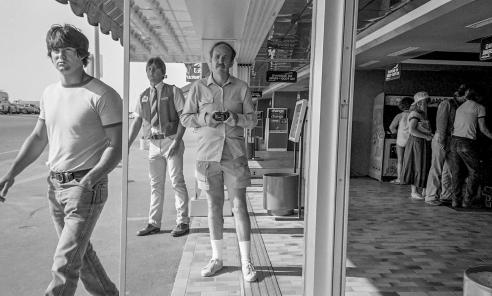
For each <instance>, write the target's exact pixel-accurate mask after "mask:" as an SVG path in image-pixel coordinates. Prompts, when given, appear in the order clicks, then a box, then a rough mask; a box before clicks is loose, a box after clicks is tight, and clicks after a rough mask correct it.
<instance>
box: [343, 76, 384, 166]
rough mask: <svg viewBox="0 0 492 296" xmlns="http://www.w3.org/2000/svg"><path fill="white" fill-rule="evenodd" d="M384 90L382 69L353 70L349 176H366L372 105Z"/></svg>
mask: <svg viewBox="0 0 492 296" xmlns="http://www.w3.org/2000/svg"><path fill="white" fill-rule="evenodd" d="M383 90H384V71H382V70H373V71H360V70H356V71H355V80H354V106H353V114H352V147H351V156H350V157H351V160H350V175H351V176H367V175H368V173H369V157H370V153H371V128H372V106H373V102H374V98H375V97H376V95H378V94H379V93H381V92H383Z"/></svg>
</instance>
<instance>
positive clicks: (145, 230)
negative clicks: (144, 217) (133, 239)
mask: <svg viewBox="0 0 492 296" xmlns="http://www.w3.org/2000/svg"><path fill="white" fill-rule="evenodd" d="M160 231H161V229H160V228H159V227H156V226H154V225H152V224H147V226H146V227H145V228H143V229H140V230H139V231H137V236H145V235H149V234H154V233H159V232H160Z"/></svg>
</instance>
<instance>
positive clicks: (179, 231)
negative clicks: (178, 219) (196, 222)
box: [171, 223, 190, 237]
mask: <svg viewBox="0 0 492 296" xmlns="http://www.w3.org/2000/svg"><path fill="white" fill-rule="evenodd" d="M189 232H190V226H189V225H188V224H185V223H179V224H178V225H176V226H175V227H174V228H173V230H172V231H171V235H172V236H174V237H177V236H182V235H185V234H187V233H189Z"/></svg>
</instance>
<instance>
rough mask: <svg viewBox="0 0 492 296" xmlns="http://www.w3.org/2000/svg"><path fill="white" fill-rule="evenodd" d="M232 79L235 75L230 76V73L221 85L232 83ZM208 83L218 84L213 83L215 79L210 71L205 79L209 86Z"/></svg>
mask: <svg viewBox="0 0 492 296" xmlns="http://www.w3.org/2000/svg"><path fill="white" fill-rule="evenodd" d="M234 79H235V77H234V76H232V75H231V74H229V78H227V80H226V82H225V83H224V85H223V86H222V87H224V86H226V85H228V84H230V83H232V81H233V80H234ZM210 84H215V85H217V86H219V85H218V84H217V83H215V80H214V79H213V77H212V73H210V75H209V76H208V79H207V86H209V85H210Z"/></svg>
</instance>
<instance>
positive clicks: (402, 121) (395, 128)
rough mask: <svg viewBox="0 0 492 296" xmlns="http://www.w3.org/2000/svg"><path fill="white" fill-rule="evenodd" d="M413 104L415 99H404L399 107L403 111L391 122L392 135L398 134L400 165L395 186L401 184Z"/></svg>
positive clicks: (397, 144)
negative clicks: (409, 119)
mask: <svg viewBox="0 0 492 296" xmlns="http://www.w3.org/2000/svg"><path fill="white" fill-rule="evenodd" d="M412 103H413V99H412V98H410V97H404V98H402V99H401V100H400V102H399V104H398V107H399V108H400V110H401V111H402V112H401V113H398V114H397V115H396V116H395V117H394V118H393V121H392V122H391V124H390V126H389V129H390V131H391V133H392V134H396V155H397V157H398V163H397V166H396V172H397V177H396V179H395V180H392V181H391V183H393V184H401V180H400V178H401V168H402V166H403V155H404V154H405V146H406V145H407V141H408V137H409V136H410V131H409V127H408V114H410V111H409V109H410V106H411V105H412Z"/></svg>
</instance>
